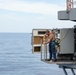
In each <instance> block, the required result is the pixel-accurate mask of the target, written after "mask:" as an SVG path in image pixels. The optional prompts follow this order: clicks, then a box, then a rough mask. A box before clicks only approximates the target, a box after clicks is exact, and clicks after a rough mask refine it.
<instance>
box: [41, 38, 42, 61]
mask: <svg viewBox="0 0 76 75" xmlns="http://www.w3.org/2000/svg"><path fill="white" fill-rule="evenodd" d="M41 61H42V39H41Z"/></svg>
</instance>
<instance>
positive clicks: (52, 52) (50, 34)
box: [43, 30, 56, 61]
mask: <svg viewBox="0 0 76 75" xmlns="http://www.w3.org/2000/svg"><path fill="white" fill-rule="evenodd" d="M46 39H47V41H45V40H46ZM43 41H44V42H43V43H44V44H48V43H49V61H50V60H53V61H56V50H55V35H54V32H53V31H51V32H50V31H49V30H46V33H45V35H44V37H43ZM52 56H53V59H52Z"/></svg>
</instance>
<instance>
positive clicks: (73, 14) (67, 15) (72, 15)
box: [58, 0, 76, 75]
mask: <svg viewBox="0 0 76 75" xmlns="http://www.w3.org/2000/svg"><path fill="white" fill-rule="evenodd" d="M75 3H76V1H75V0H66V9H67V10H64V11H59V12H58V19H59V20H70V21H76V8H75ZM73 35H74V45H73V46H75V47H74V49H75V52H76V28H75V27H74V34H73ZM69 41H70V39H69ZM69 43H71V42H69ZM75 58H76V57H75ZM58 65H59V68H62V69H63V71H64V74H65V75H68V73H67V71H66V69H71V72H72V74H73V75H76V74H75V72H74V69H76V64H74V63H73V64H65V65H64V64H61V65H60V64H58Z"/></svg>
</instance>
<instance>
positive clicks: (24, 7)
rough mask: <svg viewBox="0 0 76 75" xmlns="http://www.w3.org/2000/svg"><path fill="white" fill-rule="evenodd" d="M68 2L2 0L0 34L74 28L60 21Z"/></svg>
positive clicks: (64, 0)
mask: <svg viewBox="0 0 76 75" xmlns="http://www.w3.org/2000/svg"><path fill="white" fill-rule="evenodd" d="M65 3H66V0H0V32H16V33H17V32H19V33H31V32H32V29H37V28H38V29H39V28H40V29H41V28H42V29H52V28H72V27H73V25H75V22H72V21H60V20H58V11H60V10H66V4H65Z"/></svg>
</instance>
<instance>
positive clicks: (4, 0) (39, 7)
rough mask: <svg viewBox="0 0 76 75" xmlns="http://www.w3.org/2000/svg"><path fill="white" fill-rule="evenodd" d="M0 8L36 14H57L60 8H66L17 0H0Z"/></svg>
mask: <svg viewBox="0 0 76 75" xmlns="http://www.w3.org/2000/svg"><path fill="white" fill-rule="evenodd" d="M0 9H3V10H10V11H19V12H26V13H34V14H45V15H55V14H57V11H58V10H61V9H64V7H63V6H59V5H56V4H52V3H44V2H35V3H32V2H27V1H17V0H0Z"/></svg>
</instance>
